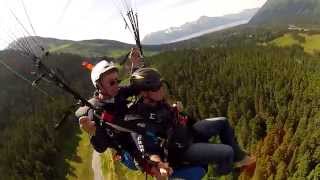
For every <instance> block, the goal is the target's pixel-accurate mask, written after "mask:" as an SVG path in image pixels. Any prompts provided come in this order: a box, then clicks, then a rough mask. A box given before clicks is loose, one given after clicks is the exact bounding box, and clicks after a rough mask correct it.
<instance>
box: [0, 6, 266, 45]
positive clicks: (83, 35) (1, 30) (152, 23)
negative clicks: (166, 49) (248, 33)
mask: <svg viewBox="0 0 320 180" xmlns="http://www.w3.org/2000/svg"><path fill="white" fill-rule="evenodd" d="M121 2H126V3H127V4H128V6H131V7H133V8H134V9H136V10H137V11H138V13H139V23H140V33H141V37H142V38H143V37H144V36H145V35H146V34H148V33H150V32H154V31H158V30H162V29H166V28H168V27H172V26H179V25H182V24H184V23H186V22H189V21H194V20H196V19H198V18H199V17H200V16H203V15H206V16H211V17H213V16H221V15H224V14H230V13H237V12H240V11H241V10H243V9H248V8H254V7H260V6H262V5H263V4H264V3H265V2H266V0H0V22H1V24H0V49H2V48H3V47H4V46H5V44H6V43H8V42H10V41H11V40H12V39H15V38H17V37H21V36H23V35H27V33H26V32H25V31H24V30H23V27H22V26H21V25H20V23H19V22H17V20H16V18H15V17H14V15H15V16H17V18H18V19H19V21H20V22H21V23H22V24H24V26H25V28H26V29H27V30H28V31H29V32H30V34H32V35H34V33H33V31H32V28H31V25H30V24H29V23H28V17H27V15H26V14H25V11H24V8H23V5H22V4H24V5H25V9H26V10H27V12H28V15H29V17H30V18H29V19H31V22H32V25H33V27H34V29H35V31H36V34H37V35H39V36H43V37H53V38H59V39H71V40H85V39H97V38H99V39H113V40H119V41H122V42H129V43H133V42H134V41H133V37H132V35H131V34H130V33H129V32H128V31H127V30H125V25H124V22H123V20H122V19H121V16H120V14H119V9H120V10H125V9H126V8H125V7H124V6H126V5H124V6H123V5H122V4H121ZM10 11H12V12H13V13H11V12H10ZM13 14H14V15H13Z"/></svg>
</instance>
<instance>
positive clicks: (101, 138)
mask: <svg viewBox="0 0 320 180" xmlns="http://www.w3.org/2000/svg"><path fill="white" fill-rule="evenodd" d="M90 142H91V144H92V146H93V148H94V149H95V150H96V151H97V152H99V153H103V152H104V151H105V150H106V149H107V148H108V147H109V146H110V145H111V142H110V138H109V136H108V134H107V133H106V130H105V129H103V128H101V127H100V126H97V129H96V134H95V135H94V136H92V137H91V139H90Z"/></svg>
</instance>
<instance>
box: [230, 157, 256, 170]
mask: <svg viewBox="0 0 320 180" xmlns="http://www.w3.org/2000/svg"><path fill="white" fill-rule="evenodd" d="M255 163H256V157H255V156H245V157H244V158H243V159H242V160H240V161H238V162H235V163H234V167H235V168H242V167H245V166H251V165H253V164H255Z"/></svg>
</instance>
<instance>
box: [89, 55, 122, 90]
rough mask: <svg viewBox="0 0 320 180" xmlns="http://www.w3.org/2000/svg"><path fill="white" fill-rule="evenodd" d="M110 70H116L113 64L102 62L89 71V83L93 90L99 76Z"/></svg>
mask: <svg viewBox="0 0 320 180" xmlns="http://www.w3.org/2000/svg"><path fill="white" fill-rule="evenodd" d="M112 69H116V70H117V69H118V68H117V67H116V65H115V64H114V63H113V62H108V61H106V60H102V61H100V62H99V63H97V64H96V65H95V66H94V67H93V68H92V71H91V81H92V84H93V86H94V87H95V88H97V81H98V80H99V79H100V76H101V74H103V73H105V72H107V71H110V70H112Z"/></svg>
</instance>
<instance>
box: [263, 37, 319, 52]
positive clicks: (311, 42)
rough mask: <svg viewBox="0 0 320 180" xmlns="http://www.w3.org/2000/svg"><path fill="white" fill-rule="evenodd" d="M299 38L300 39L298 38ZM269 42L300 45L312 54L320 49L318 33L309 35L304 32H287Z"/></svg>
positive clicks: (280, 44)
mask: <svg viewBox="0 0 320 180" xmlns="http://www.w3.org/2000/svg"><path fill="white" fill-rule="evenodd" d="M299 39H300V40H299ZM269 44H272V45H276V46H280V47H288V46H292V45H300V46H301V47H303V48H304V51H305V52H306V53H309V54H314V53H316V52H318V51H320V34H313V35H309V34H306V33H299V34H295V35H294V34H293V33H287V34H285V35H283V36H282V37H279V38H277V39H274V40H272V41H271V42H269Z"/></svg>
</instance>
